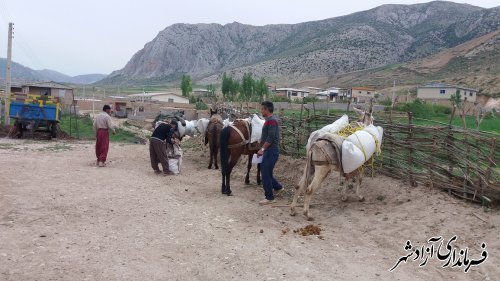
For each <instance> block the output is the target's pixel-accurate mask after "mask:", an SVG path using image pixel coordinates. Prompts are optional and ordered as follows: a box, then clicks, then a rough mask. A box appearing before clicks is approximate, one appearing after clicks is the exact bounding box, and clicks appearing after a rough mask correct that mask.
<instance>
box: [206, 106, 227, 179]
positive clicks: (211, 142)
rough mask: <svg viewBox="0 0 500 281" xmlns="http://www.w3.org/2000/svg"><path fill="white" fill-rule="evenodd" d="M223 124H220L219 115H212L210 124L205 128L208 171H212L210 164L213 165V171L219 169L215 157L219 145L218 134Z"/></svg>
mask: <svg viewBox="0 0 500 281" xmlns="http://www.w3.org/2000/svg"><path fill="white" fill-rule="evenodd" d="M223 127H224V124H223V123H222V118H221V117H220V116H219V115H213V116H212V117H211V118H210V122H209V123H208V126H207V132H206V133H205V145H207V144H208V147H209V149H210V163H209V164H208V169H212V164H214V165H215V169H216V170H218V169H219V165H218V164H217V163H218V162H217V156H218V154H219V146H220V145H219V144H220V134H221V132H222V128H223Z"/></svg>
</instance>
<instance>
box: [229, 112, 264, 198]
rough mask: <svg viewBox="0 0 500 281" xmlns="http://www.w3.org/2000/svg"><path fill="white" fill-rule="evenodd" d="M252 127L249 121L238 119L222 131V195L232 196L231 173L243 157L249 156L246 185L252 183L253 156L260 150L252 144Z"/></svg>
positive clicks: (259, 181)
mask: <svg viewBox="0 0 500 281" xmlns="http://www.w3.org/2000/svg"><path fill="white" fill-rule="evenodd" d="M250 136H251V127H250V124H249V122H248V120H243V119H237V120H235V121H234V122H233V124H232V125H230V126H227V127H225V128H224V129H222V133H221V136H220V161H221V168H222V169H221V172H222V194H226V195H228V196H230V195H231V194H232V191H231V186H230V181H231V172H232V171H233V168H234V166H235V165H236V163H238V160H239V159H240V157H241V155H248V166H247V174H246V177H245V183H246V184H249V183H250V169H251V168H252V156H253V155H254V154H255V153H257V151H259V149H260V145H258V144H251V143H250ZM261 182H262V180H261V177H260V164H258V165H257V184H259V185H260V184H261Z"/></svg>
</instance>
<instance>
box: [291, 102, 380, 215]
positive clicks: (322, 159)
mask: <svg viewBox="0 0 500 281" xmlns="http://www.w3.org/2000/svg"><path fill="white" fill-rule="evenodd" d="M354 110H355V111H356V112H357V113H358V114H359V115H360V119H359V120H358V124H359V126H368V125H372V124H373V120H374V119H373V116H372V113H371V112H372V110H371V106H370V110H369V112H365V111H362V110H359V109H357V108H354ZM342 142H343V138H342V137H340V136H333V137H329V138H328V140H325V138H319V139H318V140H316V141H314V142H313V144H312V145H311V148H310V149H309V150H308V151H307V159H306V161H307V162H306V167H305V169H304V174H303V175H302V178H301V179H300V182H299V184H298V186H297V187H296V190H295V194H294V196H293V201H292V205H291V212H290V214H291V215H292V216H295V214H296V211H295V206H296V205H297V199H298V198H299V195H300V194H301V193H304V192H305V199H304V215H305V216H306V217H307V219H308V220H314V218H313V217H312V216H311V214H310V213H309V205H310V203H311V198H312V195H313V193H314V192H315V191H316V190H318V189H319V188H320V186H321V184H322V183H323V181H324V180H325V179H326V177H327V176H328V175H329V174H330V172H331V171H332V170H334V171H338V172H340V186H341V187H342V201H346V200H347V196H346V194H345V191H346V187H347V185H345V184H344V183H345V182H344V180H347V181H348V182H349V180H351V179H354V180H355V181H356V195H357V196H358V198H359V200H360V201H363V200H364V197H363V196H362V195H361V194H359V187H360V186H361V182H362V180H363V173H362V172H363V171H362V168H361V167H360V168H358V169H357V170H354V171H352V172H351V173H349V174H344V173H343V171H342V159H341V157H340V156H341V151H342ZM313 176H314V177H313Z"/></svg>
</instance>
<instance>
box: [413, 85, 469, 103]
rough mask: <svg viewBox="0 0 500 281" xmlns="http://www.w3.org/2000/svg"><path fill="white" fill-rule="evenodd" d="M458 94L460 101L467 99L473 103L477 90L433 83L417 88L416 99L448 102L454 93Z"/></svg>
mask: <svg viewBox="0 0 500 281" xmlns="http://www.w3.org/2000/svg"><path fill="white" fill-rule="evenodd" d="M457 91H458V92H459V93H460V96H461V98H462V100H464V99H465V98H467V101H469V102H475V101H476V97H477V93H478V90H476V89H470V88H466V87H462V86H457V85H448V84H443V83H433V84H428V85H425V86H420V87H418V88H417V98H419V99H422V100H436V101H437V100H450V98H451V96H452V95H455V94H456V92H457Z"/></svg>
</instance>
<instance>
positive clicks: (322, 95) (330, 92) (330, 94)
mask: <svg viewBox="0 0 500 281" xmlns="http://www.w3.org/2000/svg"><path fill="white" fill-rule="evenodd" d="M339 90H340V88H336V87H331V88H328V89H327V90H325V91H322V92H319V93H317V94H316V98H317V99H319V100H322V101H336V100H337V98H338V96H339Z"/></svg>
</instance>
